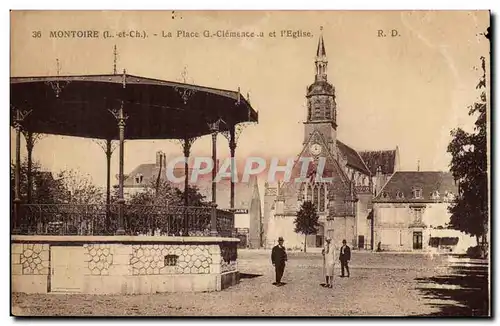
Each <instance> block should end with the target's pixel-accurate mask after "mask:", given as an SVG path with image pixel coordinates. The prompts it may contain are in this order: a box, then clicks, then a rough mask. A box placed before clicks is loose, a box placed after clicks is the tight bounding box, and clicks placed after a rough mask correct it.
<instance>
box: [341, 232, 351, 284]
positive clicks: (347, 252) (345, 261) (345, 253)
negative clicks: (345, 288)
mask: <svg viewBox="0 0 500 326" xmlns="http://www.w3.org/2000/svg"><path fill="white" fill-rule="evenodd" d="M339 260H340V268H341V269H342V274H341V275H340V277H344V276H345V274H344V269H345V270H346V271H347V277H349V276H350V273H349V260H351V248H349V246H348V245H347V241H345V240H342V247H340V256H339Z"/></svg>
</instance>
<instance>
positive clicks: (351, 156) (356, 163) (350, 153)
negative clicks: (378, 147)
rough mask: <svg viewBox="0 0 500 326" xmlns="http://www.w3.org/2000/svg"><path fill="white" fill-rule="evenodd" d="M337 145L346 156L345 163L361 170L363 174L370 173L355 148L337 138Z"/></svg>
mask: <svg viewBox="0 0 500 326" xmlns="http://www.w3.org/2000/svg"><path fill="white" fill-rule="evenodd" d="M337 147H338V149H339V150H340V151H341V152H342V154H344V156H345V157H346V159H347V165H350V166H351V167H353V168H355V169H356V170H359V171H362V172H364V173H365V174H367V175H370V170H368V168H367V166H366V165H365V163H364V162H363V159H362V158H361V156H360V155H359V154H358V152H357V151H356V150H355V149H353V148H351V147H349V146H347V145H346V144H344V143H343V142H341V141H339V140H337Z"/></svg>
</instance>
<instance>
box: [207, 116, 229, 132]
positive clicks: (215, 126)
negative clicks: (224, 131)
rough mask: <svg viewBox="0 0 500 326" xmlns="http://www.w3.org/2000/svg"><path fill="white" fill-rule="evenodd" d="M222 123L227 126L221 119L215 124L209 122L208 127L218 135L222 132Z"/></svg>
mask: <svg viewBox="0 0 500 326" xmlns="http://www.w3.org/2000/svg"><path fill="white" fill-rule="evenodd" d="M221 123H223V124H226V122H225V121H224V120H222V119H221V118H219V119H217V120H216V121H214V122H209V123H208V127H209V128H210V131H211V132H212V133H218V132H220V124H221Z"/></svg>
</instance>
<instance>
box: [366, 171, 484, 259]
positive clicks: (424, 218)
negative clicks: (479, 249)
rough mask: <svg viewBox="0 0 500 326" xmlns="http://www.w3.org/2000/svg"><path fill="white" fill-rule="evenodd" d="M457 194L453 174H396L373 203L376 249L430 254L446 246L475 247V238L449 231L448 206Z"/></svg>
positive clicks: (412, 172)
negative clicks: (430, 251)
mask: <svg viewBox="0 0 500 326" xmlns="http://www.w3.org/2000/svg"><path fill="white" fill-rule="evenodd" d="M457 191H458V188H457V185H456V184H455V180H454V178H453V175H452V174H451V173H449V172H434V171H433V172H427V171H422V172H420V171H405V172H403V171H399V172H396V173H394V175H393V176H392V177H391V178H390V179H389V180H388V181H387V183H386V184H385V185H384V187H383V188H382V189H381V191H380V193H379V194H378V195H377V196H376V197H375V198H374V200H373V220H374V223H373V224H374V240H375V243H376V244H377V245H376V248H377V249H379V250H388V251H428V250H432V249H439V247H441V246H444V247H446V248H449V249H452V250H455V249H459V250H460V251H464V250H466V249H467V248H468V247H469V246H471V245H474V243H475V240H474V239H473V238H472V237H470V236H467V235H466V234H464V233H462V232H460V231H457V230H450V229H448V223H449V221H450V213H449V212H448V207H449V205H450V203H451V202H452V201H453V199H454V197H455V196H456V195H457ZM443 239H446V240H443Z"/></svg>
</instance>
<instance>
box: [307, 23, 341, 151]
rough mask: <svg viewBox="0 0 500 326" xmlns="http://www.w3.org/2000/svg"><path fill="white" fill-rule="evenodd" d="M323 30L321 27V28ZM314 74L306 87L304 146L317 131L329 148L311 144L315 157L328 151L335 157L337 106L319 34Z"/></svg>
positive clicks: (323, 46)
mask: <svg viewBox="0 0 500 326" xmlns="http://www.w3.org/2000/svg"><path fill="white" fill-rule="evenodd" d="M321 30H323V27H321ZM315 66H316V73H315V78H314V83H313V84H311V85H310V86H308V87H307V95H306V98H307V120H306V122H304V126H305V130H304V131H305V132H304V145H305V144H306V142H307V141H308V140H309V138H310V136H311V135H312V134H313V132H314V131H318V132H319V133H320V134H321V136H322V137H323V139H324V141H325V142H326V143H327V144H328V147H329V148H327V149H326V148H325V149H323V148H321V147H322V146H321V145H320V144H317V143H315V144H313V147H314V148H315V149H313V150H312V151H314V152H315V153H311V154H312V155H313V156H317V155H318V154H317V152H318V151H322V150H325V151H330V152H331V153H332V154H333V155H334V156H336V140H337V139H336V138H337V104H336V103H335V87H333V85H332V84H330V83H329V82H328V75H327V72H328V59H327V57H326V49H325V43H324V41H323V34H322V33H321V34H320V37H319V41H318V48H317V50H316V59H315Z"/></svg>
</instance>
